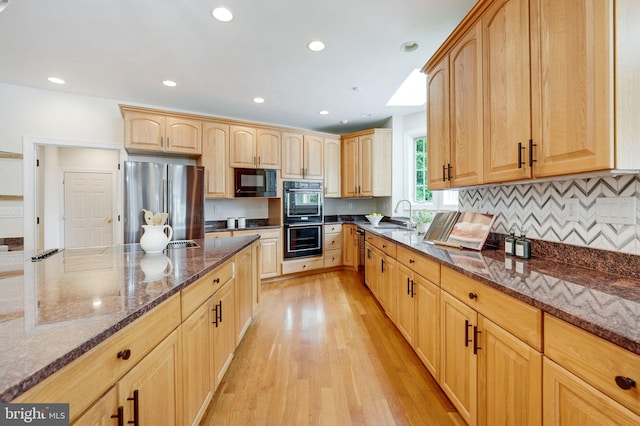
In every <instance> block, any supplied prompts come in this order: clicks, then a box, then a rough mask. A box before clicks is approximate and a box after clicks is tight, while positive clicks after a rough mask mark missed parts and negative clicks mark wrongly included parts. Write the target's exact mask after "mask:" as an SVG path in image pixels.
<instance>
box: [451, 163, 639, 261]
mask: <svg viewBox="0 0 640 426" xmlns="http://www.w3.org/2000/svg"><path fill="white" fill-rule="evenodd" d="M639 196H640V175H620V176H606V177H590V178H585V179H574V180H566V181H553V182H540V183H531V184H519V185H498V186H492V187H481V188H473V189H466V190H460V192H459V209H460V211H473V212H479V213H493V214H497V218H496V222H495V224H494V225H493V231H494V232H499V233H504V234H506V233H508V231H509V229H510V228H511V227H512V226H515V227H517V228H518V229H524V231H525V233H526V235H527V236H528V237H530V238H534V239H539V240H545V241H552V242H561V243H566V244H572V245H577V246H586V247H591V248H597V249H603V250H613V251H620V252H625V253H632V254H640V220H639V219H640V201H638V202H636V209H637V210H636V223H635V225H613V224H601V223H597V222H596V198H599V197H636V198H638V197H639ZM567 198H577V199H578V205H579V207H578V221H576V222H570V221H567V220H565V219H564V217H565V215H564V214H563V209H564V204H565V201H564V200H565V199H567ZM518 233H519V232H518Z"/></svg>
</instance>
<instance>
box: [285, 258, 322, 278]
mask: <svg viewBox="0 0 640 426" xmlns="http://www.w3.org/2000/svg"><path fill="white" fill-rule="evenodd" d="M320 268H324V258H322V257H315V258H309V259H304V260H288V261H286V262H282V273H283V274H293V273H296V272H304V271H311V270H313V269H320Z"/></svg>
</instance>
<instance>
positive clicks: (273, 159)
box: [256, 129, 282, 169]
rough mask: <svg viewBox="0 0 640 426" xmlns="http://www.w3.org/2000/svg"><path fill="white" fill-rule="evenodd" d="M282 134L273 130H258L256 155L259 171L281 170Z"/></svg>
mask: <svg viewBox="0 0 640 426" xmlns="http://www.w3.org/2000/svg"><path fill="white" fill-rule="evenodd" d="M281 137H282V135H281V132H280V131H278V130H272V129H257V134H256V138H257V140H256V155H257V157H258V158H257V167H258V168H259V169H279V168H280V155H281V154H280V148H281Z"/></svg>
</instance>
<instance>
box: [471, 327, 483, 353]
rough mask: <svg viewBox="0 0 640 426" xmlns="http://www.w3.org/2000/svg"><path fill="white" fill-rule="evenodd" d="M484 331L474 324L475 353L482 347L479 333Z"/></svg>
mask: <svg viewBox="0 0 640 426" xmlns="http://www.w3.org/2000/svg"><path fill="white" fill-rule="evenodd" d="M480 333H482V331H480V330H478V327H476V326H475V325H474V326H473V354H474V355H478V350H479V349H482V348H481V347H480V346H478V334H480Z"/></svg>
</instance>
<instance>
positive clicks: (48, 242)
mask: <svg viewBox="0 0 640 426" xmlns="http://www.w3.org/2000/svg"><path fill="white" fill-rule="evenodd" d="M23 153H24V158H23V175H24V180H23V181H24V246H25V250H38V251H40V250H46V249H50V248H65V247H71V246H72V245H73V246H78V245H77V244H79V245H102V244H101V243H100V242H99V241H100V238H103V237H104V238H105V240H104V241H105V244H121V243H122V223H121V221H120V220H119V217H120V214H121V213H120V212H121V210H122V192H123V191H122V185H123V182H122V173H120V170H119V164H121V163H122V162H123V161H125V160H126V158H127V155H126V152H125V151H124V148H123V146H122V144H114V143H108V142H103V143H99V142H98V143H97V142H85V141H68V140H59V139H40V138H38V139H36V138H29V137H25V138H24V150H23ZM67 172H72V173H90V174H105V173H106V174H108V175H109V178H108V180H109V182H110V188H109V186H107V187H105V188H104V191H105V192H110V193H111V197H110V200H111V207H110V210H111V212H112V213H111V214H107V213H100V214H102V215H103V220H104V221H105V222H109V220H110V221H111V223H107V225H108V226H105V227H103V229H102V231H99V228H100V227H99V226H97V224H94V226H93V228H94V232H97V233H102V237H99V238H98V236H96V235H93V236H90V238H89V241H93V242H89V241H84V242H77V241H73V240H74V238H73V237H71V238H72V240H70V244H67V243H66V240H67V238H70V237H69V236H68V235H66V229H65V216H66V215H69V214H70V215H71V217H74V215H84V214H85V213H84V212H76V213H74V212H73V205H74V204H73V202H72V201H68V202H65V188H64V185H63V184H62V182H63V178H64V176H65V174H66V173H67ZM103 177H104V176H103ZM94 195H95V194H94ZM105 197H106V195H105ZM68 203H71V204H70V206H71V208H72V210H71V211H69V210H67V209H66V208H65V206H67V205H68ZM76 205H81V203H76ZM106 205H107V204H106V203H105V206H106ZM92 207H93V206H92ZM105 208H108V207H105ZM91 214H92V215H95V216H96V218H97V217H98V216H100V214H98V213H97V211H96V212H93V213H91ZM76 219H77V218H75V219H73V220H76ZM78 226H79V225H78ZM78 226H75V227H76V228H78ZM72 228H73V226H72V227H71V228H70V229H72ZM109 228H110V231H109V232H106V230H107V229H109ZM77 233H78V232H76V234H77ZM106 233H109V235H110V237H111V239H110V240H109V237H108V236H106Z"/></svg>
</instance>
